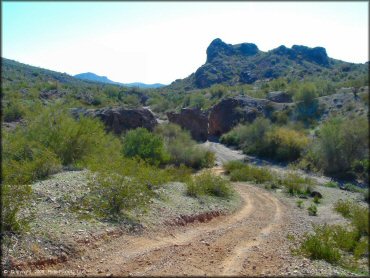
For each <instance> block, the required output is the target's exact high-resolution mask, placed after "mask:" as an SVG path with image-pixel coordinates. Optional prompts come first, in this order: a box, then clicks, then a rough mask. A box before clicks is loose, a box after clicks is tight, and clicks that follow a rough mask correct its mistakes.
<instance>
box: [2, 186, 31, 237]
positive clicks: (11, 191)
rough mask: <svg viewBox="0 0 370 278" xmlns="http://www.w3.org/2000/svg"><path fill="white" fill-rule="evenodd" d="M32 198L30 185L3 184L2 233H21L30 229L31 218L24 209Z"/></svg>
mask: <svg viewBox="0 0 370 278" xmlns="http://www.w3.org/2000/svg"><path fill="white" fill-rule="evenodd" d="M31 198H32V188H31V186H29V185H19V184H12V185H10V184H4V183H3V184H2V185H1V199H2V225H1V232H2V233H6V232H13V233H21V232H24V231H26V230H27V229H28V223H29V221H30V218H29V216H28V215H26V214H25V213H24V211H22V210H23V209H26V208H27V207H28V206H29V202H30V201H31Z"/></svg>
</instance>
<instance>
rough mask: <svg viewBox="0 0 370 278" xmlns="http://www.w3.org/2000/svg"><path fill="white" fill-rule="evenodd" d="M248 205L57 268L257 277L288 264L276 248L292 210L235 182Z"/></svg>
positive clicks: (125, 239) (128, 239) (115, 244)
mask: <svg viewBox="0 0 370 278" xmlns="http://www.w3.org/2000/svg"><path fill="white" fill-rule="evenodd" d="M234 187H235V189H236V190H237V191H238V193H239V194H240V195H241V196H242V198H243V206H242V207H241V208H240V209H239V210H238V211H237V212H235V213H234V214H232V215H224V216H220V217H217V218H214V219H213V220H211V221H209V222H207V223H192V224H189V225H186V226H185V227H181V228H180V227H179V228H178V229H177V232H176V233H171V234H170V235H163V233H162V234H161V233H158V234H154V233H152V234H145V235H141V236H137V235H132V236H127V235H125V236H121V237H119V238H116V239H114V240H112V241H111V242H109V243H108V244H106V245H104V246H103V247H100V248H96V249H88V250H87V251H86V253H85V254H84V255H83V257H81V258H76V259H72V260H70V261H68V262H67V263H66V264H64V265H62V266H61V265H60V266H59V267H58V266H56V268H55V269H59V270H60V269H61V268H60V267H63V268H64V269H68V270H69V271H72V270H76V271H79V272H82V273H84V274H87V275H114V276H116V275H124V276H127V275H134V276H140V275H145V276H148V275H160V276H162V275H176V276H178V275H181V276H183V275H210V276H215V275H223V276H225V275H241V274H242V275H252V274H253V275H256V274H261V273H265V272H266V270H268V271H269V272H270V273H274V272H275V271H274V269H276V270H277V269H279V268H280V267H281V266H282V265H283V261H282V259H281V258H280V257H279V255H278V253H277V252H275V250H274V248H271V246H276V245H275V244H278V243H279V241H281V240H282V239H281V238H279V235H278V233H277V232H278V231H279V230H280V229H283V226H284V225H286V224H287V221H285V220H286V219H285V214H286V212H287V211H288V210H287V207H286V206H285V205H284V204H283V203H281V202H280V201H279V200H278V199H277V198H275V197H274V196H273V195H271V194H269V193H268V192H266V191H264V190H262V189H259V188H256V187H254V186H252V185H249V184H247V183H235V184H234Z"/></svg>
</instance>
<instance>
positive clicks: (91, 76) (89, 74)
mask: <svg viewBox="0 0 370 278" xmlns="http://www.w3.org/2000/svg"><path fill="white" fill-rule="evenodd" d="M74 77H76V78H78V79H81V80H87V81H94V82H101V83H107V84H116V85H123V84H122V83H119V82H115V81H112V80H110V79H108V78H107V77H106V76H100V75H97V74H95V73H92V72H85V73H79V74H76V75H74Z"/></svg>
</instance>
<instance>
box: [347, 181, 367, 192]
mask: <svg viewBox="0 0 370 278" xmlns="http://www.w3.org/2000/svg"><path fill="white" fill-rule="evenodd" d="M342 188H343V190H347V191H350V192H362V189H361V188H359V187H358V186H356V185H354V184H353V183H349V182H347V183H345V184H344V185H343V187H342Z"/></svg>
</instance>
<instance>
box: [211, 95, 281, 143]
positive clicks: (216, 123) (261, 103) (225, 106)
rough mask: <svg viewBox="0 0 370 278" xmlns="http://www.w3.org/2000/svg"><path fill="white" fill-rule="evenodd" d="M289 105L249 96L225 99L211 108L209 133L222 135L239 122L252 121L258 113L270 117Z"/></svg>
mask: <svg viewBox="0 0 370 278" xmlns="http://www.w3.org/2000/svg"><path fill="white" fill-rule="evenodd" d="M287 107H288V105H287V104H281V103H276V102H272V101H269V100H267V99H257V98H252V97H249V96H244V97H235V98H228V99H224V100H222V101H221V102H219V103H218V104H216V105H215V106H213V108H212V109H211V112H210V115H209V127H208V133H209V135H210V136H220V135H221V134H224V133H226V132H228V131H230V130H231V129H232V128H233V127H234V126H236V125H237V124H238V123H242V122H252V121H254V119H255V118H256V117H257V116H258V115H264V116H266V117H269V116H270V115H271V113H272V112H273V111H279V110H283V109H286V108H287Z"/></svg>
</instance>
